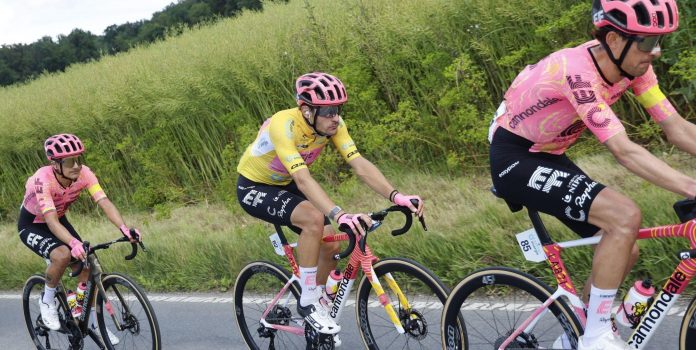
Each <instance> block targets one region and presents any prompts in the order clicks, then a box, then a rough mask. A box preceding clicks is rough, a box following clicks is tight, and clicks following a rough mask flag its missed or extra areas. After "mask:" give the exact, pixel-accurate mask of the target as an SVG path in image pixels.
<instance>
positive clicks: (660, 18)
mask: <svg viewBox="0 0 696 350" xmlns="http://www.w3.org/2000/svg"><path fill="white" fill-rule="evenodd" d="M657 26H658V27H660V28H664V27H665V15H664V14H663V13H662V12H658V13H657Z"/></svg>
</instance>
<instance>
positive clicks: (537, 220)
mask: <svg viewBox="0 0 696 350" xmlns="http://www.w3.org/2000/svg"><path fill="white" fill-rule="evenodd" d="M527 212H528V213H529V218H530V219H531V220H532V225H534V230H535V231H536V232H537V236H539V240H540V241H541V244H542V245H547V244H552V243H554V241H553V240H552V239H551V236H549V231H547V230H546V226H544V222H542V221H541V216H539V212H538V211H536V210H534V209H529V207H527Z"/></svg>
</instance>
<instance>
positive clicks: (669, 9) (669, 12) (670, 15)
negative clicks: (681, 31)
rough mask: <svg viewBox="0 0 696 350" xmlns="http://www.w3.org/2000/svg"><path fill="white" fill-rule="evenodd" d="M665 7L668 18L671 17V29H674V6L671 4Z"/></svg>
mask: <svg viewBox="0 0 696 350" xmlns="http://www.w3.org/2000/svg"><path fill="white" fill-rule="evenodd" d="M665 7H667V16H669V18H668V19H669V22H668V23H669V24H670V26H671V27H674V22H675V20H674V13H672V6H670V4H669V3H667V4H665Z"/></svg>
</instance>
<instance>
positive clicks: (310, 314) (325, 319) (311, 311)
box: [297, 300, 341, 334]
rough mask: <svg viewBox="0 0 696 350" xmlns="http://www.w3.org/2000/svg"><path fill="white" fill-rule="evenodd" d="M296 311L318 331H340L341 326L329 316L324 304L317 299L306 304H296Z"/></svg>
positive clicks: (332, 332)
mask: <svg viewBox="0 0 696 350" xmlns="http://www.w3.org/2000/svg"><path fill="white" fill-rule="evenodd" d="M297 312H298V313H299V314H300V316H302V317H304V319H305V322H307V323H309V325H310V326H312V328H314V329H316V330H317V332H319V333H324V334H336V333H338V332H340V331H341V326H339V325H337V324H336V322H335V321H334V320H333V318H331V316H329V313H328V312H327V311H326V308H325V307H324V305H322V304H321V302H320V301H319V300H317V301H316V302H314V303H312V304H309V305H307V306H300V304H299V303H298V304H297Z"/></svg>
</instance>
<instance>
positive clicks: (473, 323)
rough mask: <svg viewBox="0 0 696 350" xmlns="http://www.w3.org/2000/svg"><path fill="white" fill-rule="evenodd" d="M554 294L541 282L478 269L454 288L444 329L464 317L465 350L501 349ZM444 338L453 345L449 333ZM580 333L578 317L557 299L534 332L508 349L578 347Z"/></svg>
mask: <svg viewBox="0 0 696 350" xmlns="http://www.w3.org/2000/svg"><path fill="white" fill-rule="evenodd" d="M551 294H553V291H552V290H551V288H550V287H549V286H547V285H546V284H544V283H543V282H542V281H540V280H539V279H537V278H535V277H533V276H531V275H529V274H526V273H524V272H521V271H518V270H515V269H510V268H506V267H492V268H485V269H482V270H478V271H475V272H473V273H471V274H470V275H469V276H467V277H466V278H465V279H464V280H462V281H461V282H460V283H459V284H458V285H457V286H456V287H455V288H454V289H453V290H452V293H451V294H450V297H449V298H448V299H447V303H446V304H445V309H444V312H443V314H442V323H441V327H442V329H447V327H450V326H451V325H453V324H454V322H455V321H456V319H457V317H458V316H459V315H463V316H464V321H465V324H466V339H465V341H464V342H463V343H464V344H463V345H464V347H463V348H462V349H467V350H469V349H472V350H477V349H487V350H490V349H498V347H500V345H501V344H502V343H503V341H504V340H505V339H506V338H507V337H508V336H509V335H510V334H511V333H512V332H513V331H514V330H515V329H517V328H518V327H519V326H520V325H521V324H522V322H524V321H525V320H526V319H527V317H529V316H530V315H531V314H532V312H534V311H535V310H536V309H537V308H538V307H539V306H541V304H542V303H543V302H544V301H546V300H547V299H548V298H549V297H550V296H551ZM548 311H550V312H548ZM442 334H443V337H445V338H444V339H443V342H444V343H448V342H450V341H451V339H450V336H449V333H448V332H445V331H442ZM581 334H582V326H581V325H580V321H578V319H577V317H576V316H575V313H574V312H573V311H572V309H571V308H570V307H569V306H568V304H567V303H566V302H565V301H564V300H562V299H558V300H555V301H554V302H553V303H551V304H550V305H549V309H548V310H547V311H545V312H543V313H542V314H541V315H540V316H539V318H538V322H537V323H536V326H535V327H534V328H533V329H532V330H530V331H528V332H523V333H522V334H520V335H519V336H518V337H517V338H516V339H515V340H514V341H513V342H512V343H511V344H510V345H509V346H508V347H507V349H576V348H577V343H578V337H579V336H580V335H581Z"/></svg>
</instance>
